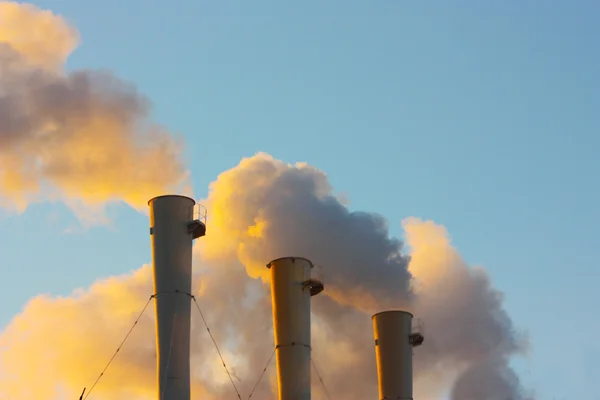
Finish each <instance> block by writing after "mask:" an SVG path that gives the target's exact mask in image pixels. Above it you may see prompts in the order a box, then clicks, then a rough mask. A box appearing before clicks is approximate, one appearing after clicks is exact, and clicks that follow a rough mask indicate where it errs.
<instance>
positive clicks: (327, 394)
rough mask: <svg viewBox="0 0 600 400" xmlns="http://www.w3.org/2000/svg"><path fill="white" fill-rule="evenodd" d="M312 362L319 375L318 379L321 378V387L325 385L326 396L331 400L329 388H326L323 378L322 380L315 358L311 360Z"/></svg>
mask: <svg viewBox="0 0 600 400" xmlns="http://www.w3.org/2000/svg"><path fill="white" fill-rule="evenodd" d="M310 361H311V362H312V365H313V367H314V369H315V372H316V373H317V378H319V381H321V385H323V391H324V392H325V395H326V396H327V398H328V399H329V400H331V396H330V395H329V391H328V390H327V386H325V382H323V378H321V374H320V373H319V369H318V368H317V364H315V360H313V358H312V357H311V358H310Z"/></svg>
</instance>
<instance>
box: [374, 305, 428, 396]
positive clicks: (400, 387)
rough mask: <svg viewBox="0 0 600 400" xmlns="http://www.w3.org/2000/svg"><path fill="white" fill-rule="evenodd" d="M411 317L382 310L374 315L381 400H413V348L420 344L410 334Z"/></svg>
mask: <svg viewBox="0 0 600 400" xmlns="http://www.w3.org/2000/svg"><path fill="white" fill-rule="evenodd" d="M412 319H413V315H412V314H411V313H409V312H406V311H384V312H380V313H377V314H375V315H373V329H374V332H375V354H376V356H377V376H378V380H379V399H380V400H412V398H413V378H412V348H413V347H416V346H420V345H421V344H422V343H423V335H422V334H421V333H419V332H413V329H412Z"/></svg>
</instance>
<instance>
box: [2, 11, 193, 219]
mask: <svg viewBox="0 0 600 400" xmlns="http://www.w3.org/2000/svg"><path fill="white" fill-rule="evenodd" d="M0 22H2V23H3V25H0V192H1V193H2V194H1V195H0V200H2V202H3V203H5V205H9V206H13V207H18V208H21V209H22V208H25V207H26V206H27V204H28V203H30V202H32V201H37V200H47V199H62V200H65V201H67V202H76V201H78V202H80V203H82V204H88V205H90V207H93V206H97V205H101V204H103V203H106V202H109V201H125V202H127V203H129V204H130V205H132V206H134V207H140V208H141V207H145V202H146V201H147V199H148V198H149V197H152V196H153V195H155V194H156V193H161V192H163V191H165V190H168V189H170V188H175V187H178V186H179V185H181V184H183V181H184V180H185V178H186V172H185V169H184V166H183V164H182V163H181V161H180V159H179V156H180V152H181V146H180V145H179V143H178V142H177V141H176V140H174V139H173V137H172V136H171V135H169V134H168V133H167V132H166V131H165V130H164V129H163V128H161V127H160V126H157V125H155V124H152V123H150V122H149V119H148V116H149V104H150V103H149V101H148V100H147V99H146V98H145V97H144V96H142V95H140V94H139V93H138V92H137V91H136V89H135V87H133V85H131V84H128V83H126V82H123V81H122V80H120V79H118V78H116V77H115V76H113V75H112V74H110V73H109V72H106V71H89V70H82V71H74V72H70V73H65V72H63V71H62V70H61V65H62V63H63V62H64V61H65V58H66V56H67V55H68V54H69V53H70V51H72V50H73V48H74V47H75V46H76V43H77V40H78V38H77V34H76V32H75V31H74V30H73V29H72V28H70V27H68V25H66V23H65V22H64V21H63V20H62V19H61V18H60V17H58V16H55V15H53V14H52V13H49V12H44V11H42V10H39V9H37V8H35V7H32V6H28V5H21V4H18V3H6V2H0ZM32 32H36V33H37V35H36V33H32ZM40 33H41V34H40ZM52 49H54V50H53V51H51V50H52ZM80 217H84V218H85V217H86V216H85V215H80Z"/></svg>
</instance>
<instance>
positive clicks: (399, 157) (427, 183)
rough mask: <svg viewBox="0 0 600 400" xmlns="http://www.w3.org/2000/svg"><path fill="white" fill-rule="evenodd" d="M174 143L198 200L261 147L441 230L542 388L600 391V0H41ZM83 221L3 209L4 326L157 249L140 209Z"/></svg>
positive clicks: (0, 285)
mask: <svg viewBox="0 0 600 400" xmlns="http://www.w3.org/2000/svg"><path fill="white" fill-rule="evenodd" d="M33 3H35V4H38V5H40V6H41V7H44V8H50V9H52V10H53V11H55V12H58V13H61V14H63V15H64V16H65V17H66V18H67V19H68V20H70V21H71V22H72V24H74V25H75V26H76V27H77V28H78V29H79V30H80V32H81V35H82V39H83V42H82V45H81V47H80V48H79V49H78V50H77V51H76V52H75V53H74V54H73V56H72V57H71V58H70V60H69V64H68V65H69V68H108V69H110V70H112V71H114V72H115V73H116V74H117V75H119V76H120V77H123V78H125V79H128V80H130V81H132V82H134V83H135V84H136V85H137V86H138V88H139V89H140V90H141V91H142V92H144V93H146V94H147V95H148V96H149V97H150V98H151V99H152V100H153V102H154V115H155V116H156V119H157V120H158V121H159V122H161V123H163V124H164V125H166V126H167V127H169V128H170V129H172V130H173V131H176V132H178V133H181V134H183V135H184V136H185V139H186V141H187V143H188V150H187V158H188V160H189V163H190V167H191V171H192V174H193V182H194V187H195V190H196V193H195V194H196V197H200V198H201V197H204V196H205V195H206V194H207V189H208V184H209V183H210V182H211V181H213V180H214V179H215V178H216V176H217V175H218V174H219V173H220V172H222V171H223V170H225V169H228V168H231V167H233V166H234V165H235V164H237V162H238V161H239V159H240V158H241V157H244V156H250V155H253V154H254V153H255V152H257V151H265V152H268V153H270V154H272V155H273V156H275V157H276V158H280V159H283V160H285V161H288V162H296V161H306V162H308V163H310V164H312V165H314V166H316V167H318V168H321V169H323V170H325V171H326V172H327V173H328V174H329V176H330V179H331V181H332V183H333V185H334V186H335V189H336V190H337V191H339V192H344V193H347V195H348V197H349V199H350V205H351V208H352V209H360V210H367V211H375V212H379V213H381V214H383V215H385V216H386V217H387V218H388V219H389V220H390V222H391V226H392V232H393V234H394V235H397V236H401V235H402V229H401V226H400V221H401V219H403V218H405V217H408V216H418V217H421V218H426V219H433V220H435V221H436V222H438V223H441V224H443V225H445V226H446V227H447V228H448V230H449V232H450V234H451V236H452V238H453V242H454V244H455V246H456V247H457V248H458V249H459V251H460V252H461V253H462V254H463V255H464V256H465V258H466V259H467V261H468V262H469V263H471V264H481V265H484V266H485V267H486V268H487V270H488V271H489V272H490V274H491V276H492V278H493V280H494V283H495V285H496V287H498V288H499V289H500V290H502V291H503V292H504V293H505V294H506V308H507V309H508V312H509V313H510V315H511V316H512V317H513V319H514V320H515V323H516V324H517V326H518V327H520V328H523V329H525V330H527V331H528V332H529V335H530V338H531V341H532V344H533V349H532V352H531V354H530V356H529V357H528V358H527V359H523V360H518V361H517V363H516V365H517V369H518V371H519V372H520V373H521V377H522V379H523V381H524V384H525V386H527V387H529V388H533V389H535V390H536V392H537V394H538V396H539V399H544V400H545V399H547V400H551V399H573V398H579V399H582V400H587V399H590V400H592V399H600V380H599V379H598V376H600V345H599V344H598V340H597V338H598V335H599V334H600V322H599V320H598V312H597V307H598V305H599V304H600V291H598V289H597V288H598V284H597V282H598V280H599V279H600V272H599V269H598V268H597V264H598V263H597V258H598V257H597V249H598V248H600V239H599V236H598V234H597V231H598V224H599V222H600V211H598V205H599V204H600V189H599V184H598V182H599V179H598V175H599V173H600V159H599V158H598V153H599V152H600V76H599V73H598V71H599V70H600V24H599V23H598V15H600V14H599V13H600V5H599V3H597V2H596V1H584V0H572V1H566V0H565V1H541V0H539V1H531V2H520V1H473V0H461V1H452V2H442V1H438V2H434V1H422V2H413V1H404V0H376V1H364V0H363V1H355V0H345V1H341V0H330V1H326V2H323V1H316V0H305V1H301V2H281V1H274V0H254V1H240V0H237V1H221V2H215V1H213V2H206V1H198V2H196V1H192V0H174V1H172V2H164V1H161V2H158V1H153V0H127V1H115V0H111V1H101V2H98V1H89V0H77V1H76V0H62V1H58V0H57V1H50V0H48V1H37V2H33ZM110 211H111V214H112V216H113V217H114V223H113V225H112V226H110V227H93V228H90V229H88V230H78V229H75V230H73V229H71V228H73V227H76V226H77V221H76V219H75V217H73V215H72V214H71V213H70V212H69V211H68V209H67V208H66V207H64V206H63V205H61V204H39V205H34V206H32V207H30V208H29V209H28V210H27V211H26V212H25V213H24V214H23V215H19V216H15V215H2V218H1V219H0V243H1V249H2V264H1V265H2V268H3V276H2V280H0V289H1V294H0V298H1V300H2V307H0V326H3V325H5V324H6V323H7V322H8V321H9V320H10V318H11V317H12V316H13V315H14V314H16V313H17V312H19V310H20V308H21V307H22V306H23V305H24V304H25V302H26V301H27V300H28V299H29V298H31V297H32V296H34V295H36V294H39V293H41V292H48V293H53V294H67V293H69V292H70V291H71V290H72V289H74V288H76V287H83V286H87V285H89V284H90V283H91V282H92V281H94V280H95V279H96V278H98V277H101V276H107V275H110V274H116V273H122V272H125V271H129V270H131V269H134V268H137V267H139V266H140V265H141V264H142V263H146V262H149V261H150V246H149V244H150V243H149V237H148V234H147V233H148V221H147V218H146V217H145V216H144V215H141V214H138V213H136V212H134V211H132V210H130V209H128V208H126V207H124V206H123V207H117V208H111V210H110Z"/></svg>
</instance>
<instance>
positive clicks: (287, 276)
mask: <svg viewBox="0 0 600 400" xmlns="http://www.w3.org/2000/svg"><path fill="white" fill-rule="evenodd" d="M313 267H314V266H313V264H312V262H310V261H309V260H307V259H305V258H300V257H284V258H278V259H276V260H273V261H271V262H270V263H269V264H268V265H267V268H269V269H270V270H271V297H272V307H273V326H274V331H275V351H276V353H277V357H276V359H277V381H278V386H279V399H280V400H310V297H311V296H315V295H317V294H319V293H321V292H322V291H323V287H324V286H323V282H322V281H321V280H320V279H318V278H315V277H312V276H311V270H312V269H313Z"/></svg>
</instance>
